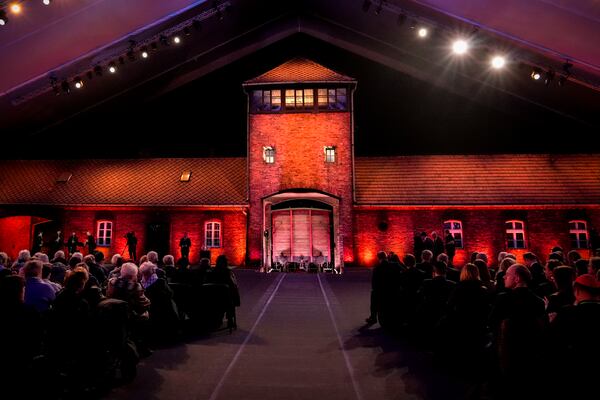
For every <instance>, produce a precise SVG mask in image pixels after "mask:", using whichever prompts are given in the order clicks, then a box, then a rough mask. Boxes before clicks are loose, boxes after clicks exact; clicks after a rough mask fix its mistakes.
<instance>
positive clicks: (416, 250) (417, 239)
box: [413, 230, 425, 262]
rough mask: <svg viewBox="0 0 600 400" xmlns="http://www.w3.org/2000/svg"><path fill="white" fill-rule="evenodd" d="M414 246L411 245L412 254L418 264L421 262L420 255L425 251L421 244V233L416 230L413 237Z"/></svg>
mask: <svg viewBox="0 0 600 400" xmlns="http://www.w3.org/2000/svg"><path fill="white" fill-rule="evenodd" d="M413 239H414V245H413V254H414V255H415V257H417V258H418V260H417V261H418V262H421V253H422V252H423V250H425V246H424V244H423V238H422V237H421V232H420V231H418V230H416V231H415V236H414V238H413Z"/></svg>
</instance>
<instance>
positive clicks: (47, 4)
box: [42, 0, 52, 6]
mask: <svg viewBox="0 0 600 400" xmlns="http://www.w3.org/2000/svg"><path fill="white" fill-rule="evenodd" d="M42 3H43V4H44V5H45V6H49V5H50V3H52V0H42Z"/></svg>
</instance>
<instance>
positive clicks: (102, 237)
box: [96, 221, 113, 246]
mask: <svg viewBox="0 0 600 400" xmlns="http://www.w3.org/2000/svg"><path fill="white" fill-rule="evenodd" d="M97 227H98V229H97V230H96V243H98V246H110V245H111V243H112V236H113V235H112V231H113V223H112V221H98V225H97Z"/></svg>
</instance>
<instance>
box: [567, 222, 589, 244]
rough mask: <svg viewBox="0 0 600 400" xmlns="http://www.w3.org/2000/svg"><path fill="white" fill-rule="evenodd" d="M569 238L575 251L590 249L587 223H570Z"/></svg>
mask: <svg viewBox="0 0 600 400" xmlns="http://www.w3.org/2000/svg"><path fill="white" fill-rule="evenodd" d="M569 238H570V239H571V247H572V248H574V249H587V248H588V242H589V238H588V230H587V223H586V222H585V221H569Z"/></svg>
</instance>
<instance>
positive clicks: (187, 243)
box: [179, 232, 192, 259]
mask: <svg viewBox="0 0 600 400" xmlns="http://www.w3.org/2000/svg"><path fill="white" fill-rule="evenodd" d="M190 247H192V240H191V239H190V238H189V237H188V233H187V232H186V233H184V234H183V237H182V238H181V240H180V241H179V248H180V249H181V258H188V259H189V255H190Z"/></svg>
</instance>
